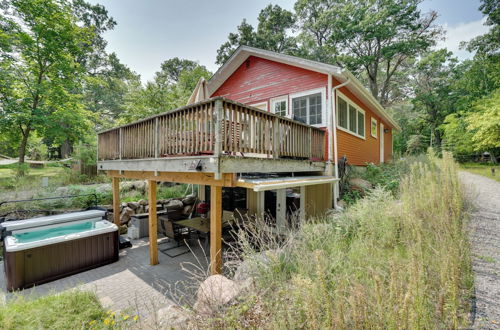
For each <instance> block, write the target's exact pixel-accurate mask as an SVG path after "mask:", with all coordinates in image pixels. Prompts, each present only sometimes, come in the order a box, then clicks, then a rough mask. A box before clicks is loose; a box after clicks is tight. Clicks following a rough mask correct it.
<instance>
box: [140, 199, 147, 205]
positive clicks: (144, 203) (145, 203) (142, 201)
mask: <svg viewBox="0 0 500 330" xmlns="http://www.w3.org/2000/svg"><path fill="white" fill-rule="evenodd" d="M139 205H141V206H146V205H148V201H147V200H145V199H141V200H140V201H139Z"/></svg>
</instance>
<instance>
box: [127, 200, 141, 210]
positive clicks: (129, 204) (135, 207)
mask: <svg viewBox="0 0 500 330" xmlns="http://www.w3.org/2000/svg"><path fill="white" fill-rule="evenodd" d="M127 206H128V207H130V208H131V209H132V210H134V211H135V210H137V209H138V208H139V206H140V204H139V203H138V202H128V203H127Z"/></svg>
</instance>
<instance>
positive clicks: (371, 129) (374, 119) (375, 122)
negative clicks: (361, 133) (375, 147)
mask: <svg viewBox="0 0 500 330" xmlns="http://www.w3.org/2000/svg"><path fill="white" fill-rule="evenodd" d="M373 124H375V135H374V134H373ZM377 130H378V120H377V118H373V117H371V120H370V135H371V136H372V137H374V138H376V139H377V138H378V135H377Z"/></svg>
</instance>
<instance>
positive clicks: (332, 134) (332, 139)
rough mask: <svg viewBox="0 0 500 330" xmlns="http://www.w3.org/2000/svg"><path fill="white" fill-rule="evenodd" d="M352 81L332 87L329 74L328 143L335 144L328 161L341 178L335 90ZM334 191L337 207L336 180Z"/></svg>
mask: <svg viewBox="0 0 500 330" xmlns="http://www.w3.org/2000/svg"><path fill="white" fill-rule="evenodd" d="M350 82H351V78H347V80H346V81H345V82H343V83H342V84H340V85H337V86H335V87H333V88H332V75H331V74H329V75H328V90H329V91H330V95H329V96H330V97H329V100H330V101H329V103H330V104H331V106H330V105H329V106H330V109H331V111H330V123H331V124H332V125H329V126H328V130H329V132H328V145H329V146H334V148H333V150H334V151H333V155H332V148H328V163H329V164H332V163H333V164H334V169H335V178H336V179H339V165H338V158H339V155H338V148H337V116H336V114H337V102H336V100H335V98H336V95H335V94H336V93H335V91H336V90H337V89H339V88H341V87H344V86H346V85H347V84H349V83H350ZM334 187H335V188H334V193H333V196H334V197H333V206H334V208H337V196H338V195H339V182H338V181H336V182H335V186H334Z"/></svg>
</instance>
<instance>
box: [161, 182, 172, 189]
mask: <svg viewBox="0 0 500 330" xmlns="http://www.w3.org/2000/svg"><path fill="white" fill-rule="evenodd" d="M159 185H160V186H161V187H165V188H169V187H173V186H175V183H173V182H160V184H159Z"/></svg>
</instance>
